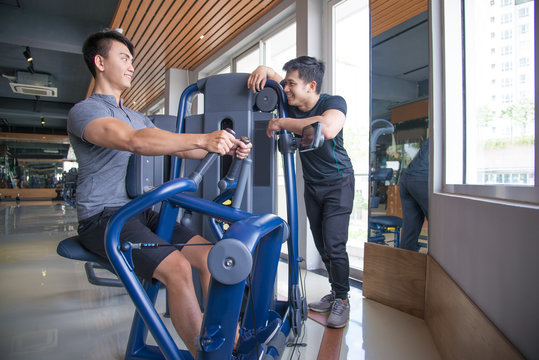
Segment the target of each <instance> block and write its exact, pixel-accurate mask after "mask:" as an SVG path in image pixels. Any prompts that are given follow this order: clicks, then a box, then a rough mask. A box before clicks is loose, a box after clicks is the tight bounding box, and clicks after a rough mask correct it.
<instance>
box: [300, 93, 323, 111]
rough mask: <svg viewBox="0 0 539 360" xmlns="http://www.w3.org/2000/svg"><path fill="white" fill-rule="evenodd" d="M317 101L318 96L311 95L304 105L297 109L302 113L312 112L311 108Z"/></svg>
mask: <svg viewBox="0 0 539 360" xmlns="http://www.w3.org/2000/svg"><path fill="white" fill-rule="evenodd" d="M318 99H320V94H313V95H312V96H310V97H309V98H308V99H307V100H306V101H305V103H304V104H301V105H300V106H298V109H299V110H300V111H303V112H307V111H310V110H312V108H314V106H315V105H316V103H317V102H318Z"/></svg>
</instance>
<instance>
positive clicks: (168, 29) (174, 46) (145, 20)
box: [89, 0, 281, 111]
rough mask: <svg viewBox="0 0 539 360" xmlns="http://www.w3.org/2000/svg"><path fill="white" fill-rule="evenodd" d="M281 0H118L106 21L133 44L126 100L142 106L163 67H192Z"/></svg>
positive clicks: (161, 86)
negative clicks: (109, 19) (113, 12)
mask: <svg viewBox="0 0 539 360" xmlns="http://www.w3.org/2000/svg"><path fill="white" fill-rule="evenodd" d="M280 1H281V0H184V1H180V0H119V3H118V8H117V9H116V13H115V15H114V18H113V20H112V23H111V26H110V27H111V28H113V29H114V28H122V29H123V31H124V34H125V35H126V36H127V37H128V38H129V39H131V41H132V42H133V44H134V45H135V50H136V53H135V62H134V66H135V76H134V80H133V82H132V86H131V88H130V89H128V90H127V91H126V92H124V93H123V94H122V97H123V98H124V101H125V104H126V105H127V106H129V107H130V108H131V109H133V110H138V111H140V110H142V109H144V108H145V107H147V106H148V105H149V104H151V103H152V102H153V101H155V100H156V99H158V98H159V97H160V96H162V95H163V93H164V91H165V72H166V70H167V69H169V68H178V69H186V70H193V69H195V68H196V67H197V66H198V65H200V64H201V63H202V62H204V61H205V60H206V59H208V58H209V57H210V56H211V55H213V54H214V53H215V52H216V51H217V50H219V49H220V48H221V47H222V46H223V45H225V44H226V43H227V42H229V41H230V40H232V39H233V38H234V37H235V36H237V35H238V34H239V33H240V32H241V31H243V30H245V29H246V28H247V27H248V26H249V25H251V24H252V23H254V22H255V21H256V20H258V19H259V18H260V17H261V16H263V15H264V14H265V13H267V12H268V11H269V10H271V9H272V8H273V7H275V6H276V5H277V4H278V3H279V2H280ZM92 87H93V84H92V85H90V89H89V91H90V90H91V88H92Z"/></svg>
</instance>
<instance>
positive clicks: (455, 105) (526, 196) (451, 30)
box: [434, 0, 539, 204]
mask: <svg viewBox="0 0 539 360" xmlns="http://www.w3.org/2000/svg"><path fill="white" fill-rule="evenodd" d="M463 4H464V0H461V1H451V0H443V1H442V12H443V17H444V20H443V23H442V25H441V26H442V35H441V39H439V40H440V41H441V45H442V49H443V55H442V59H441V62H442V78H443V79H444V80H443V95H442V102H443V103H444V104H451V106H446V105H444V106H443V115H442V116H443V120H442V131H443V135H442V136H443V138H442V139H443V169H442V182H441V183H442V184H441V185H442V192H444V193H448V194H454V195H461V196H470V197H474V198H475V197H478V198H486V199H496V200H502V201H509V202H519V203H531V204H537V203H539V187H538V183H539V181H538V179H537V175H538V173H537V169H538V166H537V165H538V158H539V151H538V144H537V115H536V117H535V158H534V166H535V169H534V174H535V175H534V176H535V182H534V185H533V186H519V185H481V184H478V185H476V184H466V183H465V181H466V180H465V179H466V169H465V167H466V144H465V141H466V140H465V139H466V138H465V133H466V130H465V127H466V122H465V121H466V116H465V101H464V95H465V91H466V84H465V72H464V61H465V53H464V21H463ZM534 6H535V5H534ZM534 16H535V14H534ZM458 24H460V26H459V25H458ZM434 41H436V39H434ZM534 41H535V47H534V49H535V50H534V51H535V58H536V59H537V37H536V38H535V39H534ZM534 82H535V88H536V91H535V113H536V114H537V97H538V94H537V72H536V71H535V79H534ZM459 94H460V95H461V96H459ZM450 119H451V120H450ZM455 119H461V120H462V124H461V125H462V127H461V126H454V125H453V128H451V124H450V122H454V121H455ZM454 128H458V129H454ZM450 143H457V144H461V146H460V149H459V148H457V147H455V148H451V150H448V144H450ZM459 159H460V169H458V168H455V167H454V165H455V164H456V163H457V164H458V161H459ZM449 169H451V172H454V171H455V172H456V173H457V175H456V176H453V177H452V179H455V178H459V177H460V181H448V172H449Z"/></svg>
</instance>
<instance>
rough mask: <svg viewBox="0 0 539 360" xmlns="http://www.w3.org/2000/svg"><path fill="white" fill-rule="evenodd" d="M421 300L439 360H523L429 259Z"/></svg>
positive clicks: (443, 272)
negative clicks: (424, 291)
mask: <svg viewBox="0 0 539 360" xmlns="http://www.w3.org/2000/svg"><path fill="white" fill-rule="evenodd" d="M425 299H426V304H425V322H426V323H427V326H428V327H429V330H430V332H431V334H432V337H433V339H434V343H435V344H436V347H437V348H438V351H439V352H440V354H441V355H442V358H444V359H455V360H457V359H458V360H466V359H470V360H472V359H473V360H475V359H504V360H513V359H523V356H522V355H521V354H520V352H519V351H518V350H517V349H516V348H515V347H514V346H513V345H512V344H511V343H510V342H509V341H508V340H507V338H506V337H505V336H504V335H503V334H502V333H501V332H500V331H499V330H498V329H497V328H496V326H495V325H494V324H493V323H492V322H491V321H490V320H489V319H488V318H487V317H486V316H485V315H484V314H483V312H482V311H481V310H480V309H479V308H478V307H477V306H476V305H475V304H474V303H473V302H472V300H470V298H468V296H466V294H465V293H464V292H463V291H462V290H461V289H460V288H459V287H458V285H457V284H456V283H455V282H454V281H453V279H451V278H450V277H449V275H448V274H447V273H446V272H445V271H444V270H443V269H442V268H441V266H440V265H439V264H438V263H437V262H436V261H435V260H434V259H433V258H432V257H431V256H428V259H427V279H426V296H425Z"/></svg>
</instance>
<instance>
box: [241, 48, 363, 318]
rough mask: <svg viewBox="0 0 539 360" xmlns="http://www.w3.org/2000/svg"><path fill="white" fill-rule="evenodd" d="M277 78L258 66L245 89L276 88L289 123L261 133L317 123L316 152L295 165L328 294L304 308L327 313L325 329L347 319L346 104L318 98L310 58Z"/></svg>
mask: <svg viewBox="0 0 539 360" xmlns="http://www.w3.org/2000/svg"><path fill="white" fill-rule="evenodd" d="M283 70H285V71H286V76H285V78H284V79H283V78H282V77H281V76H280V75H279V74H277V73H276V72H275V71H274V70H273V69H272V68H269V67H267V66H259V67H258V68H256V70H255V71H253V73H252V74H251V76H250V77H249V80H248V84H247V86H248V87H249V88H251V89H252V90H253V91H258V90H261V89H262V88H264V86H265V84H266V81H267V79H271V80H274V81H277V82H279V83H281V85H282V86H283V88H284V92H285V94H286V97H287V99H288V106H289V109H288V110H289V114H290V117H289V118H277V119H272V120H270V121H269V123H268V126H267V128H266V133H267V135H268V136H269V137H273V132H274V131H279V130H281V129H285V130H288V131H291V132H293V133H296V134H301V133H302V131H303V128H305V127H306V126H308V125H310V124H312V123H315V122H320V123H322V132H323V134H324V139H325V141H324V143H323V144H322V146H321V147H320V148H318V149H316V150H313V151H308V152H302V153H300V156H301V164H302V168H303V179H304V181H305V193H304V199H305V207H306V209H307V217H308V218H309V222H310V226H311V231H312V233H313V238H314V242H315V245H316V248H317V249H318V252H319V253H320V256H321V257H322V261H323V262H324V265H325V266H326V269H327V271H328V274H329V282H330V284H331V293H330V294H328V295H326V296H324V297H323V298H322V299H321V300H320V301H316V302H312V303H310V304H309V308H310V309H311V310H313V311H317V312H327V311H331V313H330V315H329V317H328V322H327V324H328V326H329V327H334V328H341V327H344V326H346V324H347V322H348V318H349V315H350V305H349V302H348V292H349V291H350V284H349V279H348V277H349V273H350V266H349V261H348V253H347V252H346V242H347V241H348V224H349V222H350V214H351V212H352V207H353V201H354V169H353V168H352V162H351V161H350V158H349V157H348V154H347V152H346V150H345V148H344V146H343V131H342V129H343V126H344V122H345V120H346V110H347V107H346V101H345V100H344V99H343V98H342V97H340V96H332V95H328V94H320V89H321V86H322V79H323V77H324V72H325V65H324V64H323V63H322V62H320V61H318V60H317V59H315V58H312V57H309V56H300V57H298V58H296V59H293V60H290V61H288V62H287V63H286V64H285V65H284V67H283Z"/></svg>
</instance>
